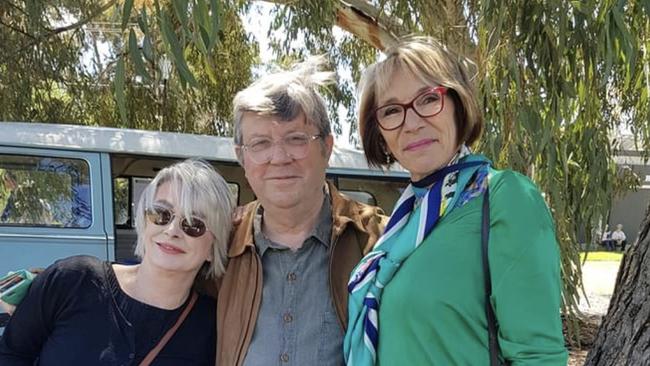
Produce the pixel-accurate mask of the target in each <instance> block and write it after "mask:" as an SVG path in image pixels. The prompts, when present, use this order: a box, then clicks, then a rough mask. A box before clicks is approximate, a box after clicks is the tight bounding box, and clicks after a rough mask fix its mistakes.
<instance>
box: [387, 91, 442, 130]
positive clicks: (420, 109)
mask: <svg viewBox="0 0 650 366" xmlns="http://www.w3.org/2000/svg"><path fill="white" fill-rule="evenodd" d="M446 93H447V88H446V87H444V86H437V87H435V88H429V89H427V90H425V91H423V92H422V93H420V94H418V95H417V96H416V97H415V98H413V100H411V101H410V102H408V103H389V104H385V105H383V106H381V107H379V108H377V109H375V118H376V119H377V123H379V127H381V128H382V129H384V130H386V131H392V130H396V129H398V128H400V127H402V125H403V124H404V121H406V111H407V110H408V109H409V108H411V109H413V111H414V112H415V114H417V115H418V116H420V117H422V118H425V117H433V116H435V115H436V114H438V113H440V112H442V109H443V108H444V106H445V94H446Z"/></svg>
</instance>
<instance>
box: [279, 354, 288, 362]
mask: <svg viewBox="0 0 650 366" xmlns="http://www.w3.org/2000/svg"><path fill="white" fill-rule="evenodd" d="M280 361H282V362H289V355H288V354H286V353H283V354H281V355H280Z"/></svg>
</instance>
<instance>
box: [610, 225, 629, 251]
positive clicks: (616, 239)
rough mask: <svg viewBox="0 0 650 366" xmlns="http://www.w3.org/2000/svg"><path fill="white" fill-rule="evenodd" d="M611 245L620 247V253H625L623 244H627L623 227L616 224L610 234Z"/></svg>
mask: <svg viewBox="0 0 650 366" xmlns="http://www.w3.org/2000/svg"><path fill="white" fill-rule="evenodd" d="M611 241H612V242H613V243H615V244H616V246H617V247H621V251H622V252H624V251H625V244H627V237H625V233H624V232H623V225H621V224H618V225H616V230H614V232H613V233H612V240H611Z"/></svg>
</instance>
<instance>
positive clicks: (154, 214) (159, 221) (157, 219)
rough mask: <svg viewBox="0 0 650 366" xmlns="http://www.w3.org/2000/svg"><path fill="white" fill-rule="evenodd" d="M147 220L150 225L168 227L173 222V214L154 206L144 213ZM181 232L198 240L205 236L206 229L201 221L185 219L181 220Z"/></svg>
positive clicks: (194, 218)
mask: <svg viewBox="0 0 650 366" xmlns="http://www.w3.org/2000/svg"><path fill="white" fill-rule="evenodd" d="M145 213H146V216H147V218H148V219H149V221H151V223H153V224H155V225H159V226H165V225H169V223H171V222H172V221H173V220H174V217H175V214H174V212H172V211H171V210H169V209H167V208H165V207H158V206H154V207H152V208H149V209H147V210H146V211H145ZM181 230H183V232H184V233H185V234H187V235H188V236H191V237H193V238H198V237H199V236H201V235H203V234H205V232H206V227H205V223H204V222H203V220H201V219H199V218H197V217H192V218H191V220H188V219H187V218H185V217H184V218H182V219H181Z"/></svg>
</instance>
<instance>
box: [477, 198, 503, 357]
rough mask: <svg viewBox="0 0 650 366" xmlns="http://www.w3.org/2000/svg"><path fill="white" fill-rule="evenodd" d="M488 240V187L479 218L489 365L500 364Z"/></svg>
mask: <svg viewBox="0 0 650 366" xmlns="http://www.w3.org/2000/svg"><path fill="white" fill-rule="evenodd" d="M489 240H490V189H489V188H486V189H485V194H484V195H483V215H482V220H481V257H482V260H483V283H484V286H485V315H486V317H487V322H488V345H489V348H490V366H500V365H501V361H500V360H499V353H500V349H499V340H498V338H497V328H498V326H497V319H496V316H495V315H494V309H492V303H491V302H490V297H491V296H492V280H491V277H490V260H489V258H488V242H489Z"/></svg>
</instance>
